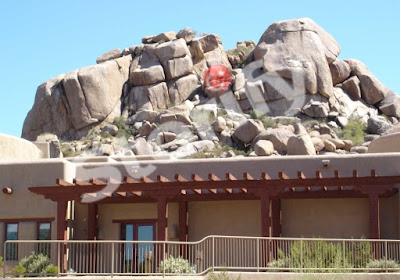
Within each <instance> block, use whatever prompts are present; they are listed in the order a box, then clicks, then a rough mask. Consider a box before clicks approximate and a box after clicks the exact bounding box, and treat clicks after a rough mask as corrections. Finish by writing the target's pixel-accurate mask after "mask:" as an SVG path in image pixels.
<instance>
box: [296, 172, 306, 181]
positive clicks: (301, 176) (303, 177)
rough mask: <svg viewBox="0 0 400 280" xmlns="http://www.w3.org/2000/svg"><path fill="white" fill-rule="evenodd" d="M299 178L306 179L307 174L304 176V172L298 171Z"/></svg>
mask: <svg viewBox="0 0 400 280" xmlns="http://www.w3.org/2000/svg"><path fill="white" fill-rule="evenodd" d="M297 178H299V179H305V178H306V176H304V173H303V172H301V171H298V172H297Z"/></svg>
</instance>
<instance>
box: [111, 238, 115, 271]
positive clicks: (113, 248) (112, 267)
mask: <svg viewBox="0 0 400 280" xmlns="http://www.w3.org/2000/svg"><path fill="white" fill-rule="evenodd" d="M114 245H115V243H114V242H112V243H111V277H113V275H114V262H115V261H114V255H115V246H114Z"/></svg>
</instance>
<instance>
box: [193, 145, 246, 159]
mask: <svg viewBox="0 0 400 280" xmlns="http://www.w3.org/2000/svg"><path fill="white" fill-rule="evenodd" d="M229 151H233V152H234V153H235V155H237V156H239V155H242V156H245V157H247V156H248V155H249V154H250V153H251V152H252V151H253V150H252V149H247V150H246V151H242V150H238V149H236V148H233V147H230V146H227V145H221V146H217V147H215V148H213V149H204V151H201V152H198V153H195V154H193V155H190V156H189V157H188V158H221V157H223V155H224V153H226V152H229Z"/></svg>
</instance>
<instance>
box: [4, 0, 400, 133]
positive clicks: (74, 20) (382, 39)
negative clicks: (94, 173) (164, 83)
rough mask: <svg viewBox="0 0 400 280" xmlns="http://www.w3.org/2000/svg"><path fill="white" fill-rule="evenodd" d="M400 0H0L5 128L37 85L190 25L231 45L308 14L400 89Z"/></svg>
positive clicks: (9, 129)
mask: <svg viewBox="0 0 400 280" xmlns="http://www.w3.org/2000/svg"><path fill="white" fill-rule="evenodd" d="M399 11H400V1H396V0H381V1H375V0H374V1H371V0H362V1H360V0H352V1H349V0H347V1H343V0H336V1H323V0H301V1H299V0H297V1H292V0H281V1H278V0H274V1H269V0H246V1H238V0H229V1H228V0H225V1H222V0H220V1H218V0H214V1H210V0H203V1H189V0H186V1H176V0H164V1H158V0H153V1H150V0H147V1H135V0H130V1H129V0H127V1H120V0H110V1H105V0H57V1H55V0H25V1H23V0H0V55H1V58H0V65H1V67H0V97H1V98H0V133H6V134H11V135H15V136H20V135H21V131H22V124H23V121H24V119H25V117H26V114H27V113H28V111H29V110H30V108H31V107H32V105H33V100H34V96H35V92H36V88H37V87H38V86H39V85H40V84H41V83H43V82H44V81H46V80H48V79H50V78H52V77H54V76H57V75H58V74H61V73H67V72H69V71H72V70H74V69H76V68H79V67H83V66H87V65H91V64H95V63H96V58H97V57H98V56H99V55H101V54H102V53H104V52H106V51H108V50H110V49H113V48H121V49H123V48H125V47H129V46H131V45H136V44H140V43H141V38H142V37H143V36H145V35H153V34H158V33H161V32H164V31H175V32H178V31H179V30H180V29H182V28H184V27H191V28H192V29H194V30H196V31H197V32H198V34H201V33H216V34H218V35H219V36H220V37H221V39H222V42H223V44H224V47H225V49H230V48H233V47H234V46H235V44H236V42H237V41H243V40H248V39H251V40H254V41H255V42H256V43H257V41H258V40H259V38H260V37H261V35H262V34H263V32H264V31H265V30H266V29H267V28H268V26H269V25H270V24H271V23H273V22H275V21H277V20H283V19H291V18H298V17H310V18H312V19H314V20H315V21H316V22H317V23H318V24H319V25H321V26H322V27H323V28H324V29H325V30H327V31H328V32H329V33H331V34H332V35H333V36H334V37H335V39H336V40H337V41H338V43H339V44H340V45H341V47H342V53H341V55H340V58H342V59H346V58H357V59H360V60H362V61H363V62H364V63H365V64H366V65H367V66H368V68H369V69H370V70H371V71H372V73H374V74H375V75H376V76H377V77H378V78H379V79H380V80H381V81H382V82H383V83H384V84H385V85H386V86H387V87H389V88H390V89H392V90H394V91H395V92H397V93H398V94H400V82H399V70H398V69H399V65H400V55H399V52H400V48H399V45H400V32H399V30H400V17H399Z"/></svg>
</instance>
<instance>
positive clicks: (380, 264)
mask: <svg viewBox="0 0 400 280" xmlns="http://www.w3.org/2000/svg"><path fill="white" fill-rule="evenodd" d="M366 267H367V268H370V269H372V270H368V272H386V269H387V270H388V271H392V272H394V271H397V272H398V271H399V270H400V264H399V263H397V262H396V261H393V260H387V261H386V260H382V259H381V260H371V261H369V262H368V263H367V265H366ZM373 268H377V270H373Z"/></svg>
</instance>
